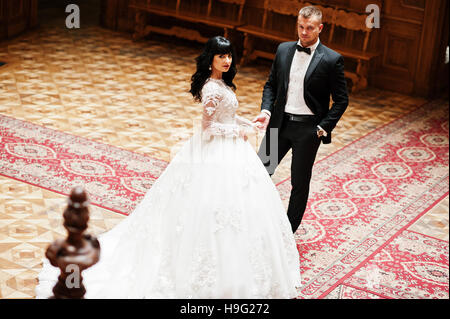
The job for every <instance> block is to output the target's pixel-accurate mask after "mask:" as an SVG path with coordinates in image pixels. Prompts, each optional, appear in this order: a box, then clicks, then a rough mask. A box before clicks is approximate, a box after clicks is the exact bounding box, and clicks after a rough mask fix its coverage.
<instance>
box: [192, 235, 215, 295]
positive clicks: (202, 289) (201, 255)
mask: <svg viewBox="0 0 450 319" xmlns="http://www.w3.org/2000/svg"><path fill="white" fill-rule="evenodd" d="M217 276H218V273H217V259H216V258H215V256H214V255H213V253H212V251H211V250H209V249H207V248H206V246H205V245H204V244H203V245H199V246H198V247H197V248H196V250H195V253H194V259H193V261H192V281H191V283H190V287H191V289H192V295H193V296H198V297H201V298H213V297H214V294H213V291H214V288H215V286H216V282H217Z"/></svg>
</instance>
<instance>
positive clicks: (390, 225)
mask: <svg viewBox="0 0 450 319" xmlns="http://www.w3.org/2000/svg"><path fill="white" fill-rule="evenodd" d="M448 140H449V139H448V102H443V101H434V102H431V103H428V104H426V105H424V106H423V107H420V108H418V109H416V110H414V111H413V112H411V113H409V114H407V115H406V116H404V117H402V118H400V119H397V120H395V121H393V122H391V123H389V124H387V125H385V126H384V127H381V128H380V129H378V130H375V131H373V132H371V133H370V134H368V135H366V136H364V137H362V138H361V139H359V140H357V141H355V142H353V143H352V144H350V145H348V146H346V147H344V148H342V149H340V150H339V151H337V152H336V153H334V154H331V155H330V156H328V157H327V158H324V159H323V160H321V161H318V162H316V164H315V166H314V169H313V176H312V184H311V193H310V199H309V202H308V207H307V211H306V213H305V215H304V217H303V220H302V224H301V225H300V227H299V229H298V230H297V232H296V238H297V242H298V245H299V251H300V258H301V268H302V269H301V272H302V276H303V277H302V279H303V282H304V286H303V287H302V289H301V290H300V294H299V298H324V297H326V296H327V295H328V294H330V293H332V292H333V291H334V290H335V289H341V288H342V287H340V285H342V284H345V283H347V284H349V285H348V286H347V287H346V290H347V292H342V291H341V292H340V295H341V297H345V294H346V293H347V294H350V295H355V296H358V297H359V298H363V297H364V296H365V297H367V298H372V297H374V296H375V297H377V296H378V297H379V296H381V297H382V298H448V266H449V265H448V242H440V243H439V244H438V243H434V244H430V241H431V240H432V239H429V240H427V241H425V240H419V239H417V240H412V239H411V238H412V237H414V236H413V235H406V234H407V232H405V230H406V229H407V228H408V227H409V226H410V225H412V224H413V223H414V222H415V221H417V220H418V219H419V218H420V217H421V216H423V215H424V214H425V213H426V212H427V211H428V210H429V209H430V208H432V207H433V206H434V205H435V204H436V203H438V202H440V201H441V200H442V199H443V198H444V197H445V196H447V195H448V193H449V167H448V156H449V144H448ZM277 187H278V189H279V191H280V194H281V196H282V198H283V199H284V200H287V199H288V198H289V195H290V189H291V186H290V179H289V178H288V179H287V180H285V181H283V182H281V183H280V184H278V185H277ZM417 236H420V235H417ZM417 236H416V237H417ZM414 238H415V237H414ZM436 240H437V239H436ZM406 242H411V243H410V244H411V247H409V248H408V247H407V246H406V248H398V247H395V246H394V247H393V246H392V245H395V244H397V245H399V244H401V245H405V243H406ZM433 245H434V246H433ZM435 246H436V247H439V252H437V249H438V248H436V247H435ZM433 247H434V248H433ZM390 249H392V250H395V249H397V250H399V251H397V252H395V253H394V252H393V253H391V254H390V256H391V258H393V261H391V262H389V263H387V264H388V265H390V266H392V267H394V268H392V269H396V270H395V271H393V270H392V269H391V270H390V271H391V272H390V273H389V275H384V272H385V271H386V264H377V263H375V264H374V263H369V261H370V260H371V258H375V260H374V262H375V261H376V258H378V257H379V256H380V254H382V253H383V252H384V253H386V252H389V251H390ZM402 249H403V250H404V249H416V251H420V252H422V253H423V254H422V255H421V254H419V253H414V252H411V253H410V254H408V253H402ZM436 254H438V255H439V256H437V255H436ZM375 266H376V267H375ZM388 268H389V267H388ZM356 269H359V270H358V272H357V273H356V274H354V275H352V274H353V273H354V272H355V270H356ZM397 270H398V272H397ZM392 271H393V272H392ZM350 275H352V276H350ZM374 276H375V277H374ZM374 278H375V279H374ZM387 278H388V279H387ZM378 279H379V280H380V283H378V282H377V281H376V280H378ZM374 280H375V281H374ZM383 280H384V281H383ZM386 280H389V281H390V284H394V282H395V284H396V286H393V287H390V288H389V287H388V288H386V287H384V286H382V283H383V282H385V281H386ZM371 284H372V286H371V287H375V288H376V287H378V288H377V289H375V288H374V289H366V288H367V287H368V285H369V286H370V285H371ZM358 287H359V288H358ZM362 287H365V288H364V289H362ZM349 288H351V289H353V291H350V289H349ZM383 288H386V291H384V290H382V289H383ZM368 291H371V292H372V293H371V295H372V297H369V296H368V295H367V294H366V292H368ZM345 298H347V297H345Z"/></svg>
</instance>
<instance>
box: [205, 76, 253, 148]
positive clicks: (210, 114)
mask: <svg viewBox="0 0 450 319" xmlns="http://www.w3.org/2000/svg"><path fill="white" fill-rule="evenodd" d="M201 95H202V104H203V119H202V129H203V140H209V139H210V138H211V136H224V137H239V135H240V134H239V133H240V131H241V130H242V131H248V129H249V127H248V122H246V120H245V119H243V118H239V119H238V118H237V116H236V110H237V108H238V101H237V99H236V95H235V94H234V92H233V91H232V90H231V88H229V87H228V86H227V85H226V84H225V82H223V81H222V80H215V79H208V80H207V81H206V83H205V85H204V86H203V89H202V94H201Z"/></svg>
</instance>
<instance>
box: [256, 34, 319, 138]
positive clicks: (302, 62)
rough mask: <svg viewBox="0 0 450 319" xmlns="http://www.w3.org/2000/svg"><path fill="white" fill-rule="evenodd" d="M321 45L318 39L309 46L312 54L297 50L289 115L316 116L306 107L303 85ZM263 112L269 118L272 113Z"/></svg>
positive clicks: (291, 84)
mask: <svg viewBox="0 0 450 319" xmlns="http://www.w3.org/2000/svg"><path fill="white" fill-rule="evenodd" d="M319 43H320V40H319V39H317V41H316V43H314V44H313V45H311V46H308V48H310V49H311V54H307V53H306V52H299V51H298V50H295V53H294V57H293V59H292V65H291V69H290V73H289V86H288V91H287V101H286V106H285V108H284V111H285V112H287V113H291V114H296V115H314V113H313V112H312V111H311V109H310V108H309V107H308V105H306V102H305V96H304V87H303V85H304V83H305V75H306V71H307V70H308V67H309V64H310V63H311V60H312V57H313V55H314V51H315V50H316V48H317V46H318V45H319ZM297 44H298V45H300V46H301V42H300V40H298V43H297ZM262 112H264V113H266V114H268V115H269V116H270V115H271V112H270V111H268V110H262ZM318 127H319V129H322V128H321V127H320V126H318ZM324 136H327V133H326V132H324Z"/></svg>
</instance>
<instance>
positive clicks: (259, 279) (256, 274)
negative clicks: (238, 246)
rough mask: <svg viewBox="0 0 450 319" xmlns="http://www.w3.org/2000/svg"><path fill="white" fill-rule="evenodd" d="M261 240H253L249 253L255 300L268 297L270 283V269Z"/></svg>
mask: <svg viewBox="0 0 450 319" xmlns="http://www.w3.org/2000/svg"><path fill="white" fill-rule="evenodd" d="M263 243H264V242H263V240H262V239H261V238H258V239H254V242H253V244H252V249H251V253H250V263H251V265H252V269H253V280H254V287H255V288H254V291H252V294H253V295H254V296H255V298H267V296H268V295H270V291H271V288H272V287H271V283H272V267H271V264H270V262H269V259H270V257H269V256H268V255H267V249H265V247H264V245H263Z"/></svg>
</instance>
